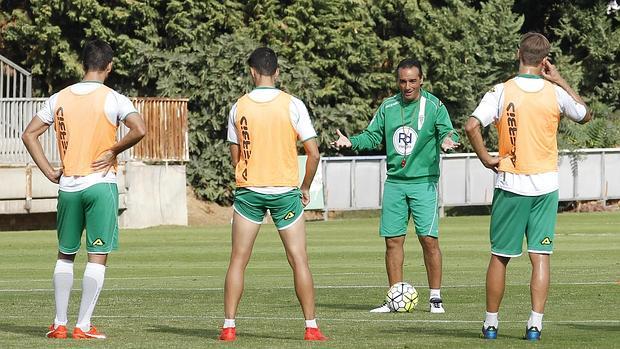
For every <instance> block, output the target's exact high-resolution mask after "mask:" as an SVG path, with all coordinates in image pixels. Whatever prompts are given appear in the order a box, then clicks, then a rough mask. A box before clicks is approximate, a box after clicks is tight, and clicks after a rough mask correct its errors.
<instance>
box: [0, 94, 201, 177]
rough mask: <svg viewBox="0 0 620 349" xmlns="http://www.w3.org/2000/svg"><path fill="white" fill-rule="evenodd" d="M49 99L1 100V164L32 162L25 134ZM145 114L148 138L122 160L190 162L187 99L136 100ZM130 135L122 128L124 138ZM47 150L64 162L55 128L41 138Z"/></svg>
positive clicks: (55, 161)
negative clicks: (23, 135)
mask: <svg viewBox="0 0 620 349" xmlns="http://www.w3.org/2000/svg"><path fill="white" fill-rule="evenodd" d="M45 100H46V99H45V98H0V164H3V165H11V166H23V165H26V164H28V163H32V159H31V158H30V155H29V154H28V152H27V151H26V148H25V147H24V145H23V143H22V141H21V135H22V133H23V131H24V129H25V128H26V125H27V124H28V123H29V122H30V120H31V119H32V117H33V116H34V115H35V114H36V112H37V111H38V110H39V109H41V107H42V106H43V103H44V101H45ZM132 102H133V103H134V105H135V106H136V108H137V109H138V111H140V112H141V113H142V114H143V117H144V121H145V123H146V126H147V136H146V137H145V138H144V139H143V140H142V141H141V142H140V143H139V144H138V145H137V146H135V147H133V148H131V149H129V150H128V151H125V152H123V153H122V154H121V155H120V156H119V160H120V161H127V160H131V159H135V160H141V161H153V162H158V161H162V162H169V161H179V162H184V161H188V160H189V148H188V140H187V137H188V136H187V130H188V127H187V99H172V98H141V97H140V98H132ZM127 132H128V129H127V127H125V126H124V125H123V124H121V125H120V127H119V128H118V135H117V137H118V138H119V139H120V138H121V137H122V136H124V135H125V134H126V133H127ZM40 141H41V144H42V146H43V150H44V152H45V155H46V156H47V158H48V159H49V160H50V162H52V163H53V164H59V163H60V156H59V153H58V147H57V144H56V133H55V132H54V129H53V127H50V128H49V129H48V131H47V132H45V133H44V134H43V135H41V138H40Z"/></svg>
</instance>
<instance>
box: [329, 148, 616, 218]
mask: <svg viewBox="0 0 620 349" xmlns="http://www.w3.org/2000/svg"><path fill="white" fill-rule="evenodd" d="M322 166H323V193H324V199H325V209H326V210H364V209H379V208H381V205H382V197H383V182H384V181H385V178H386V168H385V156H354V157H353V156H347V157H326V158H323V159H322ZM440 167H441V176H440V180H439V192H440V206H441V207H446V206H448V207H449V206H473V205H490V204H491V201H492V199H493V189H494V184H495V173H493V172H492V171H491V170H489V169H487V168H485V167H484V166H482V164H481V163H480V161H479V160H478V158H477V157H476V154H474V153H463V154H447V155H442V156H441V163H440ZM618 173H620V148H606V149H582V150H577V151H575V152H573V153H568V152H563V153H562V155H561V156H560V162H559V180H560V189H559V197H560V201H581V200H600V201H603V202H605V201H607V200H612V199H620V176H619V175H618Z"/></svg>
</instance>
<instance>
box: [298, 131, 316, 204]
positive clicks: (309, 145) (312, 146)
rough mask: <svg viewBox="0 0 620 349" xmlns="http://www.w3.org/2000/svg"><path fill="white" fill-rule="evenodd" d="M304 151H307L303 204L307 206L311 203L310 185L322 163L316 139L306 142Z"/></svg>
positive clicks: (301, 188)
mask: <svg viewBox="0 0 620 349" xmlns="http://www.w3.org/2000/svg"><path fill="white" fill-rule="evenodd" d="M304 150H305V151H306V156H307V158H306V173H305V175H304V180H303V181H302V182H301V187H300V188H299V190H301V203H302V204H303V205H304V206H306V205H308V204H309V203H310V185H311V184H312V180H313V179H314V175H315V174H316V169H317V168H318V167H319V162H320V161H321V154H320V153H319V146H318V144H317V143H316V139H315V138H311V139H308V140H306V141H305V142H304Z"/></svg>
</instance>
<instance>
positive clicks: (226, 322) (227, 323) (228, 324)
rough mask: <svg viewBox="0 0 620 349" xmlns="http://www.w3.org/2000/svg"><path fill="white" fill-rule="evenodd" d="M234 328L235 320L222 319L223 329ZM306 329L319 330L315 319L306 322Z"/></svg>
mask: <svg viewBox="0 0 620 349" xmlns="http://www.w3.org/2000/svg"><path fill="white" fill-rule="evenodd" d="M228 327H235V319H224V326H223V328H228ZM306 328H319V326H318V325H317V324H316V319H312V320H306Z"/></svg>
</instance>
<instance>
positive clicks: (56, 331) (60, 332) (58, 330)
mask: <svg viewBox="0 0 620 349" xmlns="http://www.w3.org/2000/svg"><path fill="white" fill-rule="evenodd" d="M45 337H47V338H58V339H65V338H67V327H65V326H63V325H58V326H56V325H54V324H52V326H50V330H49V331H48V332H47V333H46V334H45Z"/></svg>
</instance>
